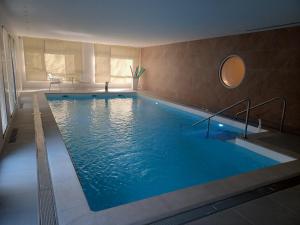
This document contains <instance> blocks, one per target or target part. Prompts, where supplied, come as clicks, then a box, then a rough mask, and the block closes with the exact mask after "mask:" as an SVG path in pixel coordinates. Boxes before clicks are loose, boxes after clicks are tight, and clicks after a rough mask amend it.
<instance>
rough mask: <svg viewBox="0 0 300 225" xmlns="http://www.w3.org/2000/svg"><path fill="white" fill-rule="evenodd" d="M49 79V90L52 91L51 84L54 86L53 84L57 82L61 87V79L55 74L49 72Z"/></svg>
mask: <svg viewBox="0 0 300 225" xmlns="http://www.w3.org/2000/svg"><path fill="white" fill-rule="evenodd" d="M48 80H49V81H50V82H49V91H50V89H51V86H52V85H53V84H57V85H58V88H60V84H61V79H59V78H58V77H56V76H53V75H52V74H51V73H48Z"/></svg>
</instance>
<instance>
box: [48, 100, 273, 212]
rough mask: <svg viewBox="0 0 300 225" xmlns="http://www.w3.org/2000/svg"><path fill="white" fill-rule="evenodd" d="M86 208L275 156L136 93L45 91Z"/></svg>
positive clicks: (267, 162) (251, 166) (231, 131)
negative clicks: (241, 144) (243, 145)
mask: <svg viewBox="0 0 300 225" xmlns="http://www.w3.org/2000/svg"><path fill="white" fill-rule="evenodd" d="M48 100H49V104H50V107H51V109H52V112H53V115H54V117H55V119H56V122H57V124H58V126H59V129H60V131H61V133H62V136H63V140H64V142H65V144H66V147H67V149H68V151H69V153H70V156H71V158H72V161H73V164H74V167H75V169H76V172H77V175H78V177H79V180H80V183H81V185H82V188H83V191H84V193H85V196H86V198H87V201H88V203H89V206H90V208H91V210H93V211H98V210H103V209H107V208H111V207H114V206H118V205H121V204H125V203H129V202H133V201H137V200H141V199H145V198H148V197H152V196H156V195H159V194H163V193H167V192H171V191H175V190H178V189H182V188H186V187H190V186H193V185H197V184H203V183H207V182H209V181H213V180H217V179H222V178H225V177H228V176H233V175H237V174H240V173H245V172H248V171H252V170H257V169H260V168H263V167H268V166H272V165H275V164H278V162H277V161H274V160H272V159H269V158H266V157H264V156H261V155H258V154H256V153H254V152H252V151H249V150H246V149H244V148H241V147H239V146H237V145H235V144H233V143H230V142H227V141H226V140H227V139H230V138H232V137H234V136H236V135H239V133H241V132H242V131H241V130H238V129H236V128H233V127H229V126H227V125H223V126H222V125H220V124H218V123H216V122H213V123H212V127H211V133H210V134H211V135H210V138H206V135H205V134H206V124H203V125H201V126H199V127H195V128H191V126H190V125H191V124H193V123H194V122H196V121H198V120H199V119H200V118H199V116H196V115H193V114H190V113H187V112H183V111H180V110H177V109H175V108H171V107H168V106H165V105H163V104H160V103H158V102H156V101H153V100H149V99H147V98H145V97H140V96H131V97H130V96H128V97H125V96H115V97H112V96H101V95H96V96H92V95H64V96H63V95H48Z"/></svg>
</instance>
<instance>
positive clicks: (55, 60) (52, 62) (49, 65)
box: [45, 54, 66, 76]
mask: <svg viewBox="0 0 300 225" xmlns="http://www.w3.org/2000/svg"><path fill="white" fill-rule="evenodd" d="M45 64H46V71H47V72H48V73H52V74H55V75H56V76H64V75H65V74H66V60H65V56H64V55H58V54H45Z"/></svg>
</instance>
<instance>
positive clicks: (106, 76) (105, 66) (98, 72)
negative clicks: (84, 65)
mask: <svg viewBox="0 0 300 225" xmlns="http://www.w3.org/2000/svg"><path fill="white" fill-rule="evenodd" d="M94 52H95V82H96V83H105V82H109V81H110V73H111V72H110V57H111V49H110V46H108V45H100V44H95V45H94Z"/></svg>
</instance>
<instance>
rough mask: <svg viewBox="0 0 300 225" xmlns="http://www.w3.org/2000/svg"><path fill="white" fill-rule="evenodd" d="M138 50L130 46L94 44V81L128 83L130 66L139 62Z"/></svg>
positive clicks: (130, 76) (134, 65)
mask: <svg viewBox="0 0 300 225" xmlns="http://www.w3.org/2000/svg"><path fill="white" fill-rule="evenodd" d="M139 54H140V50H139V49H138V48H132V47H123V46H122V47H121V46H107V45H99V44H96V45H95V81H96V83H104V82H106V81H109V82H111V83H113V84H130V83H131V81H132V75H131V70H130V66H131V67H132V68H133V69H135V67H136V66H138V64H139Z"/></svg>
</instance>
